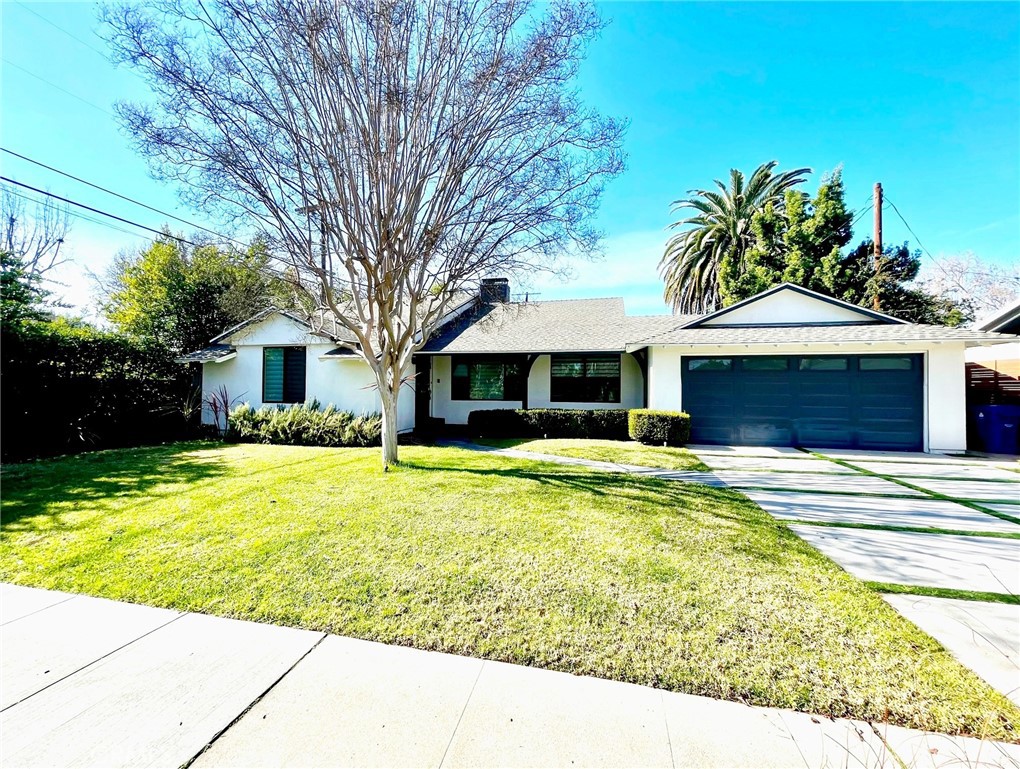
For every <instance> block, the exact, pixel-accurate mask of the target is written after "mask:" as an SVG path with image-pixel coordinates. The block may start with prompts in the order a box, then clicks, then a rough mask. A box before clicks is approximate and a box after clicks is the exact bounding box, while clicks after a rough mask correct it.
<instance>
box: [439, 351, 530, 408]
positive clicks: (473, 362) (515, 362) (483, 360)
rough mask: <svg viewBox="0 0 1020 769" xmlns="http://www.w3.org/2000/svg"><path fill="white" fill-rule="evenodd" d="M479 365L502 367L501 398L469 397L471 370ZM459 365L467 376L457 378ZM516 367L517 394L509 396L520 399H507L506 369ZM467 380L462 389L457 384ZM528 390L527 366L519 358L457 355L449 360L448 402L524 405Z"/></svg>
mask: <svg viewBox="0 0 1020 769" xmlns="http://www.w3.org/2000/svg"><path fill="white" fill-rule="evenodd" d="M479 364H490V365H492V364H498V365H500V366H502V367H503V393H502V396H503V397H501V398H472V397H471V380H472V370H473V367H474V366H477V365H479ZM460 365H465V366H467V376H466V377H458V376H457V367H458V366H460ZM508 366H517V367H518V371H517V375H516V376H517V378H518V381H517V384H516V386H517V388H518V390H519V392H517V393H511V395H515V394H516V395H518V396H520V397H516V398H513V397H510V398H508V397H507V379H508V377H507V371H506V370H507V367H508ZM463 379H466V380H467V384H466V386H463V387H464V389H461V387H462V386H460V385H459V384H458V380H463ZM527 388H528V370H527V364H526V362H525V361H524V359H522V358H521V357H520V356H509V355H458V356H454V357H452V358H451V359H450V400H451V401H459V402H461V403H524V400H525V399H524V394H525V393H526V392H527Z"/></svg>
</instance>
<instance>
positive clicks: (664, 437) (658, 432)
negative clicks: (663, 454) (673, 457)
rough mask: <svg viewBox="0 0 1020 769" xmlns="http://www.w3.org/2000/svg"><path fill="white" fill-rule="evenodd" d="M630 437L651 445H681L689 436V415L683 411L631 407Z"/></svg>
mask: <svg viewBox="0 0 1020 769" xmlns="http://www.w3.org/2000/svg"><path fill="white" fill-rule="evenodd" d="M628 423H629V434H630V437H631V438H633V439H634V440H636V441H638V442H640V443H646V444H648V445H652V446H662V445H663V444H666V445H668V446H683V445H684V444H685V443H687V441H688V440H690V437H691V415H690V414H686V413H684V412H683V411H656V410H654V409H631V410H630V414H629V416H628Z"/></svg>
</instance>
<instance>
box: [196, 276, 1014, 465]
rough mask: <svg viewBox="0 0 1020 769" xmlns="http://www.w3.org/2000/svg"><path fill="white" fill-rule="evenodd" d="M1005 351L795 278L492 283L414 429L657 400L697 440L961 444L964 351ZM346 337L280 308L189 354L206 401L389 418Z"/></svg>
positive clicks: (450, 349)
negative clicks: (697, 294)
mask: <svg viewBox="0 0 1020 769" xmlns="http://www.w3.org/2000/svg"><path fill="white" fill-rule="evenodd" d="M483 297H484V298H483ZM1006 339H1008V337H1004V336H1002V335H999V334H994V333H989V332H984V331H978V330H970V329H954V328H945V327H942V326H923V325H916V324H910V323H905V322H904V321H901V320H899V319H897V318H893V317H890V316H888V315H883V314H881V313H877V312H873V311H871V310H868V309H866V308H862V307H857V306H855V305H851V304H848V303H846V302H842V301H839V300H836V299H832V298H829V297H827V296H823V295H822V294H817V293H815V292H812V291H809V290H807V289H803V288H800V287H798V286H793V285H790V284H783V285H781V286H777V287H776V288H773V289H770V290H768V291H765V292H762V293H761V294H758V295H757V296H754V297H751V298H750V299H747V300H745V301H743V302H740V303H738V304H735V305H732V306H730V307H727V308H725V309H723V310H720V311H718V312H715V313H711V314H707V315H701V316H674V315H657V316H629V315H626V313H625V312H624V305H623V300H622V299H619V298H614V299H578V300H561V301H526V302H511V301H510V297H509V285H508V284H507V283H506V281H504V280H498V279H497V280H488V281H485V282H484V284H483V286H482V293H481V295H480V296H479V297H478V298H474V299H472V300H471V301H468V302H465V303H463V304H461V305H460V306H459V307H457V308H456V309H455V310H454V311H453V312H451V313H450V315H449V316H448V318H447V322H446V323H445V324H444V325H443V326H442V327H441V328H440V329H438V331H437V332H436V333H435V334H434V335H433V337H432V339H430V340H429V342H428V343H427V344H426V345H425V346H424V347H423V349H422V350H421V351H420V352H419V353H418V354H417V355H415V357H414V366H413V370H412V371H410V372H408V374H409V375H410V376H411V377H412V378H411V380H410V382H411V383H412V384H411V385H409V387H408V390H407V391H405V393H404V394H403V395H402V397H401V400H400V415H399V425H400V429H401V430H409V429H412V428H413V427H414V426H415V424H419V425H422V424H425V423H426V422H430V423H436V422H440V423H445V424H448V425H463V424H465V423H466V422H467V418H468V414H470V413H471V412H472V411H475V410H478V409H490V408H548V407H555V408H592V409H594V408H634V407H640V406H648V407H650V408H658V409H683V410H684V411H687V412H689V413H690V414H691V423H692V437H691V440H692V442H694V443H731V444H762V445H801V446H819V447H838V446H845V447H848V448H862V449H889V450H933V451H948V450H961V449H964V448H965V447H966V429H967V428H966V403H965V400H966V399H965V381H964V352H965V350H966V349H967V348H969V347H973V346H978V345H989V344H995V343H997V342H1001V341H1005V340H1006ZM342 341H343V340H342V338H341V337H340V336H339V335H336V334H324V333H323V332H322V331H317V332H316V331H313V330H312V327H311V326H310V325H309V324H308V323H306V322H305V321H303V320H301V319H300V318H299V317H297V316H294V315H291V314H288V313H283V312H277V311H270V312H267V313H263V314H262V315H260V316H257V317H256V318H253V319H252V320H251V321H249V322H247V323H245V324H242V325H241V326H238V327H237V328H234V329H231V330H230V331H228V332H226V333H224V334H223V335H221V336H220V337H218V338H217V339H215V340H213V343H214V344H213V346H211V347H209V348H206V349H205V350H200V351H198V352H195V353H192V354H190V355H187V356H184V357H183V358H181V359H180V360H181V361H182V362H198V363H201V364H202V368H203V392H204V394H205V395H206V396H208V395H209V393H211V392H214V391H216V390H218V388H220V387H221V386H225V387H226V389H227V392H228V393H229V395H230V397H231V398H240V399H241V400H243V401H247V402H249V403H251V404H252V405H255V406H258V405H262V404H263V403H291V402H301V401H303V400H306V399H312V398H315V399H317V400H319V401H320V402H321V403H323V404H326V403H333V404H335V405H336V406H338V407H340V408H344V409H350V410H352V411H375V410H378V408H379V406H378V396H377V394H376V393H375V392H374V391H373V389H372V388H373V385H372V376H371V374H370V372H369V369H368V366H367V364H365V363H364V362H363V361H361V360H359V359H358V358H357V357H356V356H355V355H354V354H353V353H351V352H350V351H349V350H347V349H346V348H344V347H342V346H339V343H340V342H342ZM411 390H413V392H411ZM205 419H206V421H211V415H209V414H206V415H205Z"/></svg>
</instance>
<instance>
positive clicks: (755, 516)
mask: <svg viewBox="0 0 1020 769" xmlns="http://www.w3.org/2000/svg"><path fill="white" fill-rule="evenodd" d="M508 461H519V460H508ZM527 461H528V462H529V463H531V464H533V465H535V466H538V467H543V468H548V469H544V470H538V469H524V468H522V467H519V466H518V467H506V468H493V467H479V466H473V463H461V464H457V465H452V466H451V465H445V464H436V463H429V462H421V461H416V460H409V461H404V462H403V466H404V467H407V468H413V469H416V470H424V471H427V472H449V473H461V474H469V475H477V476H481V477H489V478H491V477H496V478H507V479H515V480H522V479H523V480H527V481H533V482H535V483H537V484H540V485H543V486H554V487H559V488H562V489H566V490H570V491H576V492H580V493H582V494H587V495H591V496H593V497H615V498H618V499H626V500H627V501H634V502H635V503H638V505H639V506H630V505H628V506H627V508H626V510H625V511H624V512H625V514H626V515H630V516H641V517H650V516H654V515H658V514H660V513H661V511H662V510H666V511H668V513H669V514H670V515H671V516H674V517H680V518H683V519H684V524H685V525H690V526H702V525H705V523H707V522H708V521H706V520H704V519H707V518H709V517H711V519H714V522H715V523H716V524H717V525H718V526H719V527H720V528H721V529H725V530H726V532H727V534H728V535H729V541H730V545H731V546H732V547H733V548H734V549H735V550H737V551H739V552H742V553H744V554H745V555H748V556H751V557H754V558H757V559H760V560H766V561H769V562H771V563H773V564H779V563H782V562H783V561H785V560H786V559H785V556H786V555H788V554H790V553H792V552H800V553H801V554H803V553H805V552H808V553H811V554H812V555H813V556H817V557H819V558H820V559H822V560H827V559H825V558H824V556H822V555H821V554H820V553H818V551H817V550H815V549H814V548H812V547H810V546H809V545H807V544H806V543H805V542H804V541H803V540H802V539H800V538H799V537H798V536H797V535H796V534H794V533H793V532H792V531H791V530H790V529H789V528H788V527H787V526H785V525H784V524H783V523H781V522H779V521H777V520H776V519H774V518H773V517H772V516H770V515H769V514H768V513H766V512H765V511H763V510H762V509H761V508H759V507H758V506H757V505H756V504H755V503H754V502H752V501H751V500H749V499H747V498H746V497H744V496H743V495H742V494H740V492H738V491H736V490H734V489H728V488H717V487H714V486H707V485H705V484H701V483H691V482H687V481H676V480H664V479H661V478H654V477H648V476H641V475H631V474H628V473H614V472H605V471H586V470H584V469H583V468H580V467H572V466H570V465H555V464H551V463H546V462H541V461H535V462H532V461H531V460H527ZM645 505H647V507H645ZM702 517H704V518H703V519H702V520H699V518H702Z"/></svg>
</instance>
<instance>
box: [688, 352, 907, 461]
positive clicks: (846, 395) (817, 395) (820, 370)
mask: <svg viewBox="0 0 1020 769" xmlns="http://www.w3.org/2000/svg"><path fill="white" fill-rule="evenodd" d="M684 360H685V361H689V360H695V359H688V358H684ZM720 360H723V359H720V358H713V359H712V364H711V365H712V366H715V367H716V369H715V370H711V371H704V370H702V368H703V367H702V366H700V365H699V366H696V368H695V370H691V369H690V368H689V367H688V364H687V363H685V364H684V370H683V403H684V408H685V410H687V411H688V412H690V414H691V423H692V424H691V432H692V438H691V439H692V441H694V442H698V443H743V444H749V445H800V446H807V445H813V446H819V447H825V446H829V447H840V448H862V449H868V448H873V449H892V450H917V449H920V448H921V447H922V430H923V416H924V408H923V399H922V394H923V358H922V356H920V355H900V356H854V355H844V356H763V357H762V359H761V360H760V361H754V360H752V359H751V358H749V357H747V356H745V357H741V358H730V359H728V360H729V362H728V363H725V364H720V363H719V361H720ZM721 365H725V366H727V368H725V369H724V370H719V367H720V366H721ZM762 369H771V370H762Z"/></svg>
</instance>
